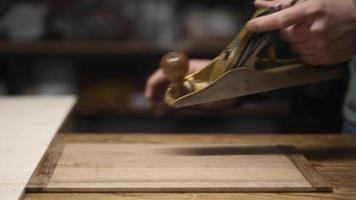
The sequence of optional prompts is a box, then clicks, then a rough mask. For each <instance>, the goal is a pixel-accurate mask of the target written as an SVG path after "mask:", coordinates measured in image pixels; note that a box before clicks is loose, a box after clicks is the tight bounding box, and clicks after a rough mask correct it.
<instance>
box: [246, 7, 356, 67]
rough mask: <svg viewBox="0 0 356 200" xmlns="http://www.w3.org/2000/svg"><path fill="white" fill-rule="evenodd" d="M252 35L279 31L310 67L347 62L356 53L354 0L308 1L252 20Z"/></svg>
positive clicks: (355, 8) (249, 24)
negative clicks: (253, 33)
mask: <svg viewBox="0 0 356 200" xmlns="http://www.w3.org/2000/svg"><path fill="white" fill-rule="evenodd" d="M289 3H290V0H272V1H267V0H257V1H255V5H256V6H257V7H272V6H278V5H282V6H283V5H288V4H289ZM247 27H248V29H249V30H251V31H253V32H264V31H274V30H279V32H280V36H281V38H282V39H283V40H285V41H287V42H289V43H290V48H291V50H293V51H295V52H297V53H298V54H299V55H300V59H301V60H302V61H304V62H305V63H307V64H309V65H331V64H336V63H341V62H344V61H346V60H348V59H350V58H351V57H352V55H354V54H355V53H356V5H355V3H354V1H353V0H307V1H304V2H300V3H298V4H296V5H294V6H292V7H290V8H286V9H284V10H281V11H279V12H277V13H273V14H271V15H268V16H263V17H259V18H256V19H252V20H250V21H249V22H248V24H247Z"/></svg>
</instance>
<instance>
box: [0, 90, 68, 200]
mask: <svg viewBox="0 0 356 200" xmlns="http://www.w3.org/2000/svg"><path fill="white" fill-rule="evenodd" d="M74 102H75V98H73V97H69V96H66V97H28V96H27V97H1V98H0V158H1V163H0V196H1V199H6V200H13V199H14V200H15V199H19V198H20V197H21V196H22V194H23V192H24V188H25V186H26V183H27V182H28V180H29V179H30V177H31V174H32V172H33V171H34V169H35V168H36V165H37V164H38V162H39V161H40V159H41V157H42V155H43V154H44V153H45V151H46V148H47V147H48V145H49V143H50V142H51V140H52V138H53V136H54V135H55V133H56V132H57V131H58V129H59V127H60V125H61V124H62V122H63V120H64V119H65V117H66V116H67V114H68V113H69V111H70V109H71V108H72V106H73V104H74Z"/></svg>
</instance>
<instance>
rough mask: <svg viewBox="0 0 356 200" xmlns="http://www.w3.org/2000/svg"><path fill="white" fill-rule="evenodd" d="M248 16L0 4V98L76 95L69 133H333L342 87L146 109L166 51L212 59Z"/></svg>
mask: <svg viewBox="0 0 356 200" xmlns="http://www.w3.org/2000/svg"><path fill="white" fill-rule="evenodd" d="M253 12H254V7H253V2H252V1H242V0H240V1H227V0H220V1H216V0H215V1H213V0H206V1H197V0H189V1H188V0H26V1H25V0H1V1H0V94H1V95H56V94H75V95H77V96H78V99H79V102H78V104H77V106H76V108H75V109H74V111H73V113H72V119H73V120H72V122H71V124H70V131H73V132H132V133H135V132H136V133H137V132H140V133H172V132H175V133H176V132H178V133H311V132H312V133H318V132H324V133H325V132H329V133H337V132H340V127H341V105H342V101H343V97H344V91H345V86H346V84H345V83H346V80H337V81H331V82H327V83H321V84H316V85H311V86H302V87H295V88H290V89H285V90H279V91H275V92H270V93H263V94H259V95H252V96H248V97H244V98H241V99H240V101H239V103H238V105H236V106H234V107H233V108H230V109H219V110H209V111H208V110H205V111H202V110H197V109H188V110H186V109H183V110H182V109H181V110H176V111H174V112H170V113H169V114H167V115H164V116H157V115H155V114H154V112H153V111H152V110H151V109H150V107H149V104H148V103H147V102H146V101H145V99H144V95H143V91H144V85H145V82H146V79H147V78H148V76H149V75H150V74H151V73H152V72H154V71H155V70H156V69H157V63H158V62H159V59H160V57H161V56H162V55H163V54H164V53H165V52H168V51H172V50H176V51H183V52H185V53H187V54H188V55H189V57H191V58H213V57H215V56H216V55H218V53H219V52H220V51H221V50H222V49H223V48H224V47H225V46H226V45H227V44H228V43H229V41H230V40H231V39H232V38H233V37H234V36H235V35H236V34H237V33H238V31H239V29H240V28H241V26H242V25H243V24H244V23H245V22H246V21H247V20H248V19H249V18H250V16H251V15H252V13H253ZM0 112H1V111H0Z"/></svg>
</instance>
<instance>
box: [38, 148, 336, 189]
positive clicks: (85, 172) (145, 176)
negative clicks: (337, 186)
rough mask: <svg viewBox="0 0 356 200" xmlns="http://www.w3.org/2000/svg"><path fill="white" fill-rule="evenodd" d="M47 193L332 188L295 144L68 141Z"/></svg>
mask: <svg viewBox="0 0 356 200" xmlns="http://www.w3.org/2000/svg"><path fill="white" fill-rule="evenodd" d="M43 191H47V192H311V191H322V192H327V191H331V187H330V186H329V185H328V184H327V183H326V182H325V181H324V179H323V178H322V177H321V176H320V175H319V174H318V173H317V172H316V171H315V170H314V169H313V168H312V167H311V166H310V165H309V164H308V162H307V160H306V159H305V158H304V157H303V156H302V155H300V154H297V153H295V152H292V151H291V148H287V147H279V146H246V145H226V144H225V145H222V144H215V145H202V144H99V143H98V144H67V145H66V146H65V147H64V150H63V153H62V155H61V157H60V158H59V161H58V163H57V165H56V167H55V169H54V171H53V174H52V176H51V177H50V179H49V182H48V184H46V185H44V188H43Z"/></svg>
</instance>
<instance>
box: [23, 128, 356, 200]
mask: <svg viewBox="0 0 356 200" xmlns="http://www.w3.org/2000/svg"><path fill="white" fill-rule="evenodd" d="M66 143H205V144H209V143H211V144H212V143H227V144H269V145H274V144H283V145H294V146H295V147H297V148H298V149H299V150H300V151H301V153H302V154H304V155H305V156H306V157H307V158H308V159H309V161H310V162H311V164H312V165H313V166H314V167H315V168H316V169H317V170H318V171H319V172H320V173H321V174H322V175H323V176H324V177H325V178H326V180H327V181H328V182H329V183H330V184H331V186H332V187H333V189H334V191H333V193H28V192H27V193H26V195H25V199H26V200H44V199H51V200H81V199H89V200H94V199H95V200H101V199H102V200H112V199H120V200H137V199H187V200H188V199H189V200H190V199H195V200H197V199H211V200H213V199H214V200H215V199H219V200H221V199H226V200H227V199H231V200H232V199H356V136H349V135H221V134H215V135H186V134H184V135H172V134H167V135H150V134H60V135H57V136H56V138H55V139H54V141H53V143H52V145H51V147H50V148H49V149H48V150H47V153H46V155H45V156H44V158H43V160H42V161H41V163H40V165H39V167H38V169H37V171H36V173H35V174H34V175H33V177H32V179H31V181H30V183H29V187H36V185H40V184H41V183H42V182H44V181H46V180H45V179H46V177H47V176H48V174H49V173H53V171H51V169H52V168H53V166H54V165H55V163H56V161H57V160H58V158H59V155H60V152H61V150H62V148H63V145H64V144H66Z"/></svg>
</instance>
